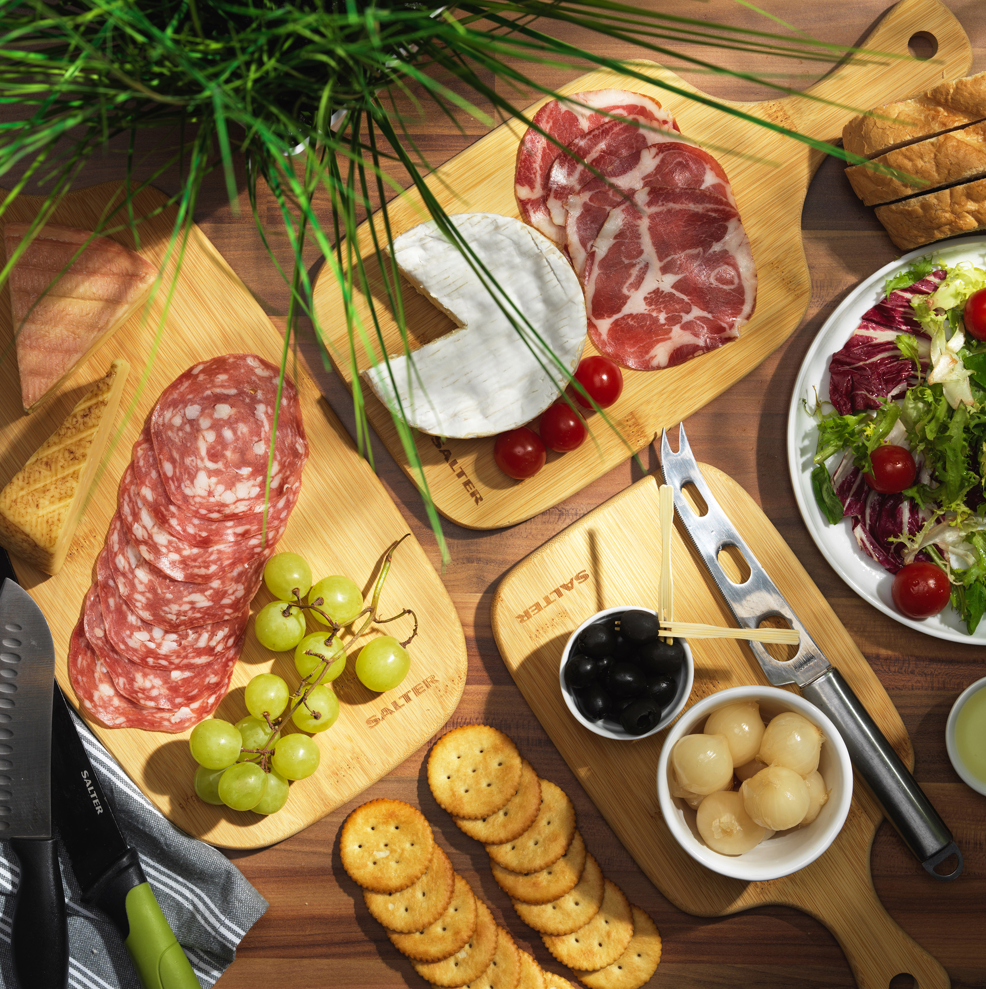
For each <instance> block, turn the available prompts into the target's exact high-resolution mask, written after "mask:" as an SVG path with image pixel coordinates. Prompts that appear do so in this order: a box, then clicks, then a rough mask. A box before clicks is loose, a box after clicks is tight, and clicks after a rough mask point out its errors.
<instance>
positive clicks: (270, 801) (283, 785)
mask: <svg viewBox="0 0 986 989" xmlns="http://www.w3.org/2000/svg"><path fill="white" fill-rule="evenodd" d="M287 801H288V781H287V780H286V779H285V778H284V777H283V776H280V775H278V774H277V773H275V772H270V773H268V774H267V789H266V790H264V795H263V796H262V797H261V798H260V803H259V804H257V806H256V807H254V808H253V812H254V813H255V814H274V813H276V812H277V811H279V810H280V809H281V808H282V807H283V806H284V805H285V804H286V803H287Z"/></svg>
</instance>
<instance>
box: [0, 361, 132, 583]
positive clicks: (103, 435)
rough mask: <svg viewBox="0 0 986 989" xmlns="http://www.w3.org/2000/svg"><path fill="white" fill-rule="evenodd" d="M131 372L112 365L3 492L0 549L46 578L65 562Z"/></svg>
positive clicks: (122, 365)
mask: <svg viewBox="0 0 986 989" xmlns="http://www.w3.org/2000/svg"><path fill="white" fill-rule="evenodd" d="M129 370H130V365H129V364H128V363H127V362H126V361H124V360H115V361H113V363H112V364H111V365H110V369H109V372H108V374H107V375H106V377H105V378H102V379H101V380H99V381H97V382H96V384H95V385H93V387H92V388H90V389H89V391H88V393H87V394H86V395H85V397H84V398H83V399H82V401H81V402H79V404H78V405H76V407H75V408H74V409H73V410H72V412H71V414H70V415H69V417H68V418H67V419H66V420H65V421H64V422H63V423H62V424H61V425H60V426H59V427H58V429H56V430H55V432H54V433H52V434H51V436H49V437H48V439H47V440H46V441H45V442H44V443H43V444H42V446H41V447H40V449H39V450H37V452H35V454H34V455H33V456H32V457H31V459H30V460H28V462H27V463H26V464H25V465H24V466H23V467H22V468H21V469H20V470H19V471H18V472H17V474H15V475H14V477H13V478H11V480H10V483H9V484H8V485H7V486H6V487H5V488H4V489H3V491H0V545H3V546H5V547H6V548H7V549H8V550H10V552H11V553H14V554H15V555H16V556H19V557H20V558H21V559H23V560H27V561H28V562H29V563H32V564H34V566H36V567H37V568H38V569H39V570H43V571H44V572H45V573H49V574H56V573H58V571H59V570H60V569H61V566H62V564H63V563H64V562H65V556H66V554H67V553H68V550H69V547H70V546H71V544H72V539H73V537H74V536H75V530H76V527H77V526H78V524H79V520H80V518H81V517H82V512H83V509H84V508H85V499H86V496H87V495H88V494H89V489H90V487H91V486H92V482H93V478H94V476H95V474H96V468H97V467H98V466H99V463H100V461H101V460H102V457H103V452H104V451H105V449H106V443H107V440H108V439H109V436H110V431H111V430H112V428H113V422H114V420H115V419H116V413H117V409H118V408H119V406H120V396H121V395H122V393H123V386H124V383H125V381H126V380H127V373H128V371H129Z"/></svg>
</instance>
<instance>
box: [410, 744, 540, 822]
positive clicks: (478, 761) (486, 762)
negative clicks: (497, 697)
mask: <svg viewBox="0 0 986 989" xmlns="http://www.w3.org/2000/svg"><path fill="white" fill-rule="evenodd" d="M520 770H521V761H520V753H519V752H518V751H517V746H516V745H514V743H513V742H512V741H511V740H510V739H509V738H508V737H507V736H506V735H504V734H503V732H502V731H497V729H496V728H491V727H490V726H489V725H464V726H463V727H461V728H453V729H452V731H450V732H448V733H447V734H445V735H443V736H442V737H441V738H440V739H439V740H438V741H437V742H436V743H435V744H434V746H433V747H432V750H431V754H430V755H429V756H428V786H429V787H430V788H431V792H432V795H433V796H434V798H435V800H437V801H438V803H439V804H440V805H441V806H442V807H444V808H445V810H447V811H448V812H449V813H450V814H451V815H452V816H453V817H462V818H466V819H470V820H479V819H481V818H486V817H489V816H490V815H491V814H494V813H496V811H498V810H500V809H501V808H502V807H504V806H505V805H506V804H507V802H508V801H509V800H510V798H511V797H513V795H514V794H515V793H516V792H517V788H518V787H519V786H520Z"/></svg>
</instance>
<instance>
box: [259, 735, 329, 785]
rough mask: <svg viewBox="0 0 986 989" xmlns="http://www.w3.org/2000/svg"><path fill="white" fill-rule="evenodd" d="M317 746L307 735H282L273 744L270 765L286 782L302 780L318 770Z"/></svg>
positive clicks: (318, 756) (318, 755)
mask: <svg viewBox="0 0 986 989" xmlns="http://www.w3.org/2000/svg"><path fill="white" fill-rule="evenodd" d="M320 758H321V756H320V754H319V751H318V746H317V745H316V744H315V743H314V742H313V741H312V740H311V738H310V737H309V736H308V735H282V736H281V737H280V738H279V739H278V740H277V741H276V742H275V743H274V757H273V758H272V759H271V765H272V766H273V767H274V772H276V773H278V774H279V775H281V776H283V777H284V778H285V779H286V780H303V779H305V777H307V776H311V774H312V773H314V772H315V770H316V769H318V762H319V759H320Z"/></svg>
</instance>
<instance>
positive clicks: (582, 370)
mask: <svg viewBox="0 0 986 989" xmlns="http://www.w3.org/2000/svg"><path fill="white" fill-rule="evenodd" d="M574 378H575V380H576V381H577V382H578V383H579V384H580V385H581V386H582V387H583V388H584V389H585V390H586V393H587V394H588V396H589V398H591V399H593V400H594V401H595V403H596V405H598V406H599V408H601V409H606V408H609V406H611V405H612V404H613V403H614V402H615V401H616V400H617V399H618V398H619V397H620V394H621V393H622V392H623V372H622V371H621V370H620V367H619V365H618V364H614V363H613V362H612V361H611V360H609V359H608V358H606V357H583V358H582V360H581V361H579V366H578V367H577V368H576V370H575V374H574ZM573 391H574V392H575V400H576V401H577V402H578V403H579V405H581V406H582V407H583V408H586V409H591V408H592V402H590V401H588V400H587V399H586V397H585V395H583V394H581V392H579V391H578V390H576V389H573Z"/></svg>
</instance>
